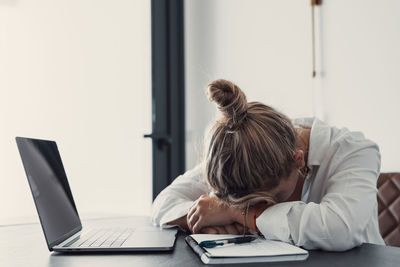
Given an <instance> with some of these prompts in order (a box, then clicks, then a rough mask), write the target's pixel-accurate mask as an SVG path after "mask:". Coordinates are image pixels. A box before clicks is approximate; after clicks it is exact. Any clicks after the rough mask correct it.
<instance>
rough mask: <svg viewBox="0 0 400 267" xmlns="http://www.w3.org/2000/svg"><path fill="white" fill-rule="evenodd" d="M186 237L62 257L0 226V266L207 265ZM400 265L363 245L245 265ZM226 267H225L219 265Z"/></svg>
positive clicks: (30, 228) (31, 234) (35, 229)
mask: <svg viewBox="0 0 400 267" xmlns="http://www.w3.org/2000/svg"><path fill="white" fill-rule="evenodd" d="M148 223H149V219H148V218H146V217H121V218H113V219H103V220H89V221H87V222H85V223H84V226H93V227H96V226H99V225H100V224H101V225H104V224H107V225H121V226H125V225H130V226H133V227H135V226H139V225H140V226H143V225H146V224H148ZM185 235H186V234H184V233H179V234H178V238H177V240H176V243H175V249H174V251H173V252H156V253H154V252H152V253H151V252H133V253H132V252H129V253H118V254H115V253H114V254H104V253H96V254H62V253H54V252H53V253H50V252H49V251H48V250H47V246H46V242H45V239H44V236H43V233H42V229H41V226H40V225H39V224H27V225H16V226H3V227H0V266H2V267H9V266H10V267H13V266H24V267H25V266H29V267H32V266H40V267H46V266H47V267H50V266H51V267H66V266H73V267H80V266H85V267H102V266H118V267H124V266H157V267H161V266H174V267H176V266H177V267H186V266H207V265H203V263H202V262H201V261H200V259H199V258H198V257H197V255H195V254H194V253H193V252H192V250H191V249H190V248H189V247H188V246H187V245H186V243H185V240H184V237H185ZM265 265H267V266H318V267H319V266H324V267H325V266H326V267H328V266H339V267H345V266H353V267H368V266H379V267H385V266H391V267H392V266H400V248H396V247H385V246H379V245H372V244H363V245H362V246H360V247H357V248H355V249H352V250H350V251H347V252H341V253H339V252H324V251H310V256H309V258H308V259H307V260H306V261H302V262H279V263H268V264H266V263H261V264H247V265H246V266H265ZM222 266H225V267H226V266H228V265H222Z"/></svg>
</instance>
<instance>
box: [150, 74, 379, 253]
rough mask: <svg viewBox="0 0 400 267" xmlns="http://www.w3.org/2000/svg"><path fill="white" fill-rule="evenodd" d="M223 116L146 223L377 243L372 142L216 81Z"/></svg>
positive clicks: (330, 245) (321, 243) (343, 245)
mask: <svg viewBox="0 0 400 267" xmlns="http://www.w3.org/2000/svg"><path fill="white" fill-rule="evenodd" d="M208 95H209V99H210V101H213V102H215V103H216V104H217V106H218V109H219V111H220V113H221V115H222V117H221V118H220V119H219V120H217V121H216V122H215V124H214V125H213V127H212V128H211V130H210V133H209V138H208V141H207V142H206V148H205V150H206V151H205V152H206V154H205V160H204V161H203V163H201V164H200V165H199V166H197V167H196V168H195V169H193V170H191V171H188V172H186V173H185V174H184V175H181V176H179V177H178V178H177V179H175V181H174V182H173V183H172V184H171V185H170V186H168V187H167V188H166V189H165V190H163V191H162V192H161V193H160V194H159V195H158V197H157V198H156V200H155V202H154V204H153V211H152V219H153V223H154V224H157V225H161V226H162V227H170V226H173V225H178V226H180V227H182V228H184V229H188V230H190V231H191V232H193V233H232V234H239V233H241V232H242V231H245V232H246V231H250V232H253V233H254V232H258V233H260V234H262V235H264V236H265V237H266V238H269V239H276V240H281V241H284V242H291V243H293V244H295V245H298V246H303V247H304V248H306V249H325V250H336V251H341V250H347V249H350V248H353V247H354V246H357V245H360V244H361V243H364V242H368V243H375V244H384V242H383V240H382V237H381V235H380V233H379V227H378V218H377V200H376V193H377V189H376V182H377V177H378V175H379V171H380V153H379V148H378V146H377V145H376V144H375V143H373V142H371V141H370V140H368V139H365V138H364V136H363V134H362V133H359V132H350V131H349V130H347V129H346V128H343V129H338V128H335V127H330V126H328V125H326V124H325V123H323V122H322V121H320V120H318V119H312V118H309V119H299V120H294V121H293V122H292V121H291V120H290V119H289V118H287V117H286V116H285V115H283V114H281V113H279V112H278V111H276V110H275V109H273V108H271V107H269V106H266V105H264V104H262V103H259V102H249V103H248V102H247V100H246V96H245V94H244V93H243V92H242V91H241V90H240V88H239V87H238V86H236V85H235V84H233V83H232V82H229V81H226V80H216V81H214V82H212V83H211V84H210V85H209V86H208Z"/></svg>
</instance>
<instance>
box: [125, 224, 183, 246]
mask: <svg viewBox="0 0 400 267" xmlns="http://www.w3.org/2000/svg"><path fill="white" fill-rule="evenodd" d="M176 233H177V230H176V229H162V230H161V229H158V228H153V227H148V228H137V229H136V231H135V232H133V233H132V235H131V236H130V237H129V238H128V239H127V240H126V241H125V242H124V244H123V245H122V247H125V248H126V247H137V248H158V247H159V248H166V247H173V245H174V242H175V235H176Z"/></svg>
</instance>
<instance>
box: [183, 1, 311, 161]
mask: <svg viewBox="0 0 400 267" xmlns="http://www.w3.org/2000/svg"><path fill="white" fill-rule="evenodd" d="M310 16H311V11H310V7H309V1H298V0H287V1H274V0H247V1H243V0H207V1H204V0H203V1H197V0H187V1H185V35H186V36H185V49H186V55H185V56H186V59H185V60H186V62H185V64H186V69H185V71H186V134H187V144H186V153H187V166H186V167H187V168H188V169H190V168H191V167H193V166H194V165H195V164H196V162H197V161H198V159H199V155H200V153H201V143H202V138H203V132H204V129H205V127H206V125H207V124H208V123H209V122H210V121H211V120H212V118H213V114H214V113H215V105H214V104H210V103H208V100H207V98H206V97H205V88H206V85H207V84H208V83H209V82H211V81H212V80H215V79H218V78H225V79H229V80H232V81H234V82H236V83H237V84H238V85H239V86H240V87H241V88H242V89H243V90H244V92H245V93H246V95H247V98H248V100H249V101H255V100H256V101H261V102H264V103H266V104H268V105H271V106H274V107H275V108H277V109H279V110H281V111H283V112H284V113H286V114H287V115H289V116H291V117H299V116H311V115H312V113H313V106H312V87H313V83H312V79H311V73H312V69H311V62H312V61H311V20H310Z"/></svg>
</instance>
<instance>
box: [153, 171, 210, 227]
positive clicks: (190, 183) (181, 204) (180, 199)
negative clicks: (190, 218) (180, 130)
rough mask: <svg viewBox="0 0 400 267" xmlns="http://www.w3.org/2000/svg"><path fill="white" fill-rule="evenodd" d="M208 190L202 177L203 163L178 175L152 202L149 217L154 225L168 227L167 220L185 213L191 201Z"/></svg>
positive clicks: (177, 217) (174, 218) (169, 220)
mask: <svg viewBox="0 0 400 267" xmlns="http://www.w3.org/2000/svg"><path fill="white" fill-rule="evenodd" d="M209 192H210V190H209V188H208V186H207V184H206V182H205V179H204V177H203V164H199V165H198V166H196V167H195V168H194V169H192V170H190V171H187V172H186V173H185V174H183V175H180V176H178V177H177V178H176V179H175V180H174V181H173V182H172V183H171V184H170V185H169V186H168V187H166V188H165V189H164V190H163V191H161V193H160V194H159V195H158V196H157V198H156V199H155V200H154V202H153V206H152V212H151V219H152V222H153V224H154V225H157V226H160V227H163V228H168V227H172V226H173V225H168V223H169V222H171V221H174V220H176V219H179V218H180V217H182V216H184V215H186V214H187V213H188V211H189V209H190V207H191V206H192V204H193V202H194V201H195V200H196V199H198V198H199V197H200V196H201V195H203V194H208V193H209Z"/></svg>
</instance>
